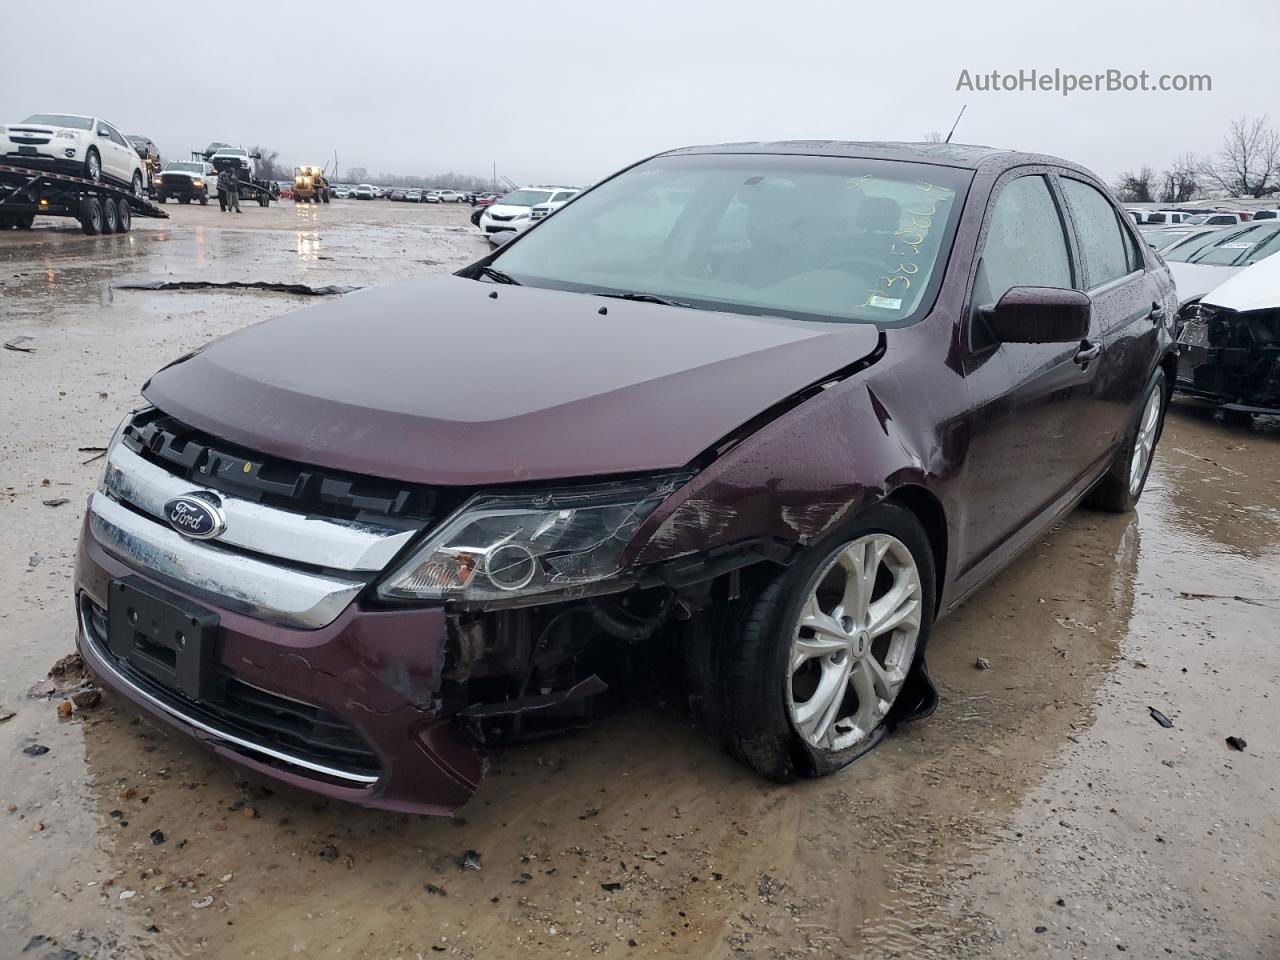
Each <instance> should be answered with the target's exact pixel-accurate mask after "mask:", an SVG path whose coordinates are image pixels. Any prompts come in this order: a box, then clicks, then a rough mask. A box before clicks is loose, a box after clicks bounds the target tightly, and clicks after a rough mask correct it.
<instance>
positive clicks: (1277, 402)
mask: <svg viewBox="0 0 1280 960" xmlns="http://www.w3.org/2000/svg"><path fill="white" fill-rule="evenodd" d="M1264 222H1265V221H1264ZM1271 223H1273V224H1280V221H1277V220H1272V221H1271ZM1180 319H1181V321H1182V327H1181V331H1180V333H1179V337H1178V341H1179V344H1178V345H1179V355H1178V377H1177V381H1176V385H1177V388H1178V391H1179V392H1180V393H1182V394H1185V395H1187V396H1191V397H1195V398H1197V399H1199V400H1205V401H1209V402H1211V403H1214V404H1217V405H1218V406H1220V407H1222V408H1223V409H1225V410H1227V411H1230V412H1233V413H1237V414H1254V413H1266V414H1280V257H1276V256H1268V257H1264V258H1262V259H1260V260H1255V261H1253V262H1252V263H1251V265H1249V266H1246V267H1244V268H1243V269H1240V270H1239V271H1238V272H1236V273H1233V274H1232V275H1231V276H1230V277H1228V278H1227V279H1226V280H1225V281H1224V282H1223V283H1222V285H1221V286H1218V287H1215V288H1214V289H1212V290H1210V291H1208V292H1207V293H1205V294H1204V295H1203V296H1202V297H1201V298H1200V300H1199V301H1198V302H1197V303H1194V304H1192V305H1191V306H1190V307H1189V308H1188V309H1187V310H1186V311H1185V312H1184V313H1183V315H1182V316H1181V318H1180Z"/></svg>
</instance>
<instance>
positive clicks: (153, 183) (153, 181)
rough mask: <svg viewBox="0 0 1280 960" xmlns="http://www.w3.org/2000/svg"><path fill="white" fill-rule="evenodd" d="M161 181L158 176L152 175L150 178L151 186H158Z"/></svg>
mask: <svg viewBox="0 0 1280 960" xmlns="http://www.w3.org/2000/svg"><path fill="white" fill-rule="evenodd" d="M163 182H164V181H162V180H161V179H160V178H159V177H153V178H152V180H151V185H152V186H153V187H158V186H160V184H161V183H163Z"/></svg>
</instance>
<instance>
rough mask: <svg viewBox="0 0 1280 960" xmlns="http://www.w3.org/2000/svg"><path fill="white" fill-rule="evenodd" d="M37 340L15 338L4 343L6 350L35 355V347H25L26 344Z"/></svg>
mask: <svg viewBox="0 0 1280 960" xmlns="http://www.w3.org/2000/svg"><path fill="white" fill-rule="evenodd" d="M35 339H36V338H35V337H13V338H12V339H10V340H6V341H5V342H4V348H5V349H6V350H15V351H17V352H18V353H35V352H36V348H35V347H27V346H24V344H27V343H32V342H34V341H35Z"/></svg>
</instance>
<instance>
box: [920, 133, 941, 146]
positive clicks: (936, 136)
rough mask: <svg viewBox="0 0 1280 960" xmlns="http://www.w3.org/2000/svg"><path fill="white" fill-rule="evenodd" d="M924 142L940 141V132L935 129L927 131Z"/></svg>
mask: <svg viewBox="0 0 1280 960" xmlns="http://www.w3.org/2000/svg"><path fill="white" fill-rule="evenodd" d="M924 142H925V143H941V142H942V134H941V133H939V132H938V131H937V130H930V131H929V132H928V133H926V134H925V135H924Z"/></svg>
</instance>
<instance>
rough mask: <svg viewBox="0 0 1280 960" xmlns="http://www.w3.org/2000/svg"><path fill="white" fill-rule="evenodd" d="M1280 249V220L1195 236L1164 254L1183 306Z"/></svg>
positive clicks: (1181, 307)
mask: <svg viewBox="0 0 1280 960" xmlns="http://www.w3.org/2000/svg"><path fill="white" fill-rule="evenodd" d="M1277 251H1280V220H1262V221H1258V222H1250V223H1246V224H1241V225H1240V226H1237V227H1226V228H1223V229H1219V230H1215V231H1213V232H1211V233H1207V234H1204V235H1203V236H1198V237H1193V238H1191V239H1189V240H1186V241H1184V242H1182V243H1180V244H1178V245H1177V246H1175V247H1173V248H1172V249H1170V250H1168V251H1166V252H1165V253H1164V254H1163V256H1164V258H1165V260H1166V261H1167V262H1168V264H1169V269H1170V271H1171V272H1172V274H1173V279H1174V282H1175V283H1176V284H1177V286H1178V299H1179V301H1180V303H1179V309H1180V310H1185V309H1186V308H1187V306H1188V305H1190V304H1194V303H1196V302H1197V301H1199V299H1200V298H1201V297H1202V296H1204V294H1206V293H1208V292H1209V291H1210V290H1214V289H1216V288H1217V287H1220V286H1222V284H1224V283H1225V282H1226V281H1227V280H1228V279H1230V278H1231V277H1232V276H1233V275H1235V274H1237V273H1239V272H1240V271H1241V270H1243V269H1244V268H1245V267H1248V266H1252V265H1253V264H1255V263H1257V262H1258V261H1260V260H1265V259H1267V258H1268V257H1270V256H1272V255H1273V254H1274V253H1276V252H1277Z"/></svg>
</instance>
